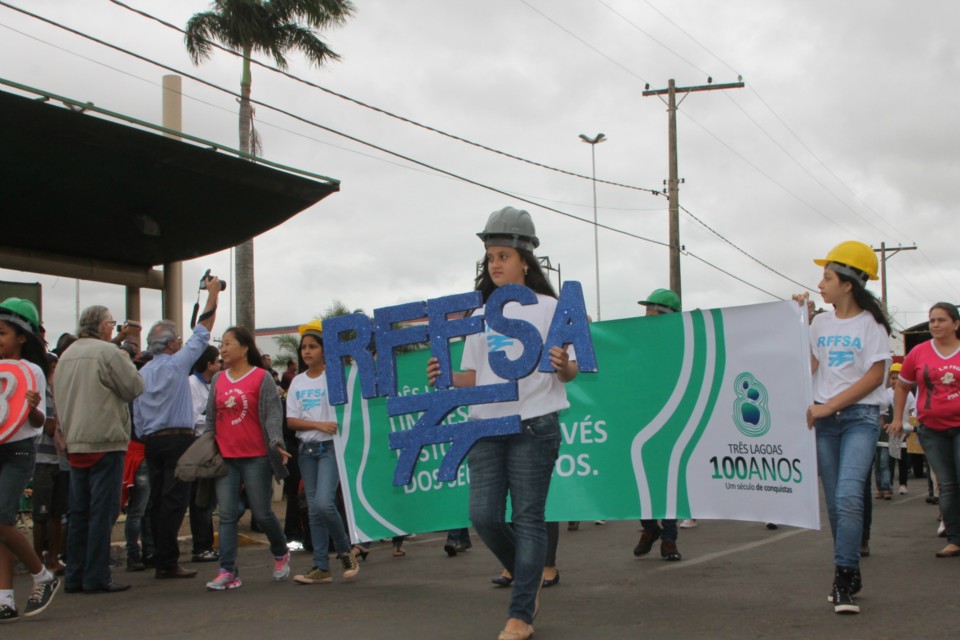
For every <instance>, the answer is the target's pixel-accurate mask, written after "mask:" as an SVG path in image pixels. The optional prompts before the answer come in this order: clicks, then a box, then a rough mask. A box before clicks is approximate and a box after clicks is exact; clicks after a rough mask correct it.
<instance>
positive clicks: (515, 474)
mask: <svg viewBox="0 0 960 640" xmlns="http://www.w3.org/2000/svg"><path fill="white" fill-rule="evenodd" d="M477 235H478V236H479V237H480V239H481V240H483V244H484V246H485V247H486V254H485V255H484V258H483V264H482V267H483V268H482V270H481V272H480V273H479V275H478V276H477V278H476V281H475V288H476V290H477V291H480V292H481V293H482V296H483V301H484V304H486V301H487V298H488V297H489V296H490V294H491V293H492V292H493V291H495V290H496V289H497V287H500V286H503V285H507V284H517V285H523V286H526V287H529V288H530V289H532V290H533V291H534V292H535V293H536V294H537V304H535V305H527V306H524V305H521V304H519V303H517V302H510V303H508V304H506V305H505V306H504V308H503V315H504V316H505V317H507V318H515V319H519V320H525V321H527V322H529V323H531V324H533V325H534V326H535V327H537V329H538V330H539V331H540V336H541V339H545V338H546V336H547V332H548V330H549V328H550V321H551V320H552V318H553V313H554V310H555V309H556V307H557V294H556V292H555V291H554V289H553V286H551V284H550V282H549V281H548V280H547V278H546V277H545V276H544V274H543V271H542V270H541V269H540V264H539V262H538V261H537V259H536V257H535V256H534V255H533V250H534V249H535V248H536V247H538V246H539V245H540V240H539V239H538V238H537V236H536V231H535V229H534V226H533V220H532V219H531V218H530V214H529V213H527V212H526V211H521V210H518V209H514V208H513V207H505V208H503V209H500V210H499V211H494V212H493V213H492V214H490V218H489V219H488V220H487V225H486V227H485V228H484V230H483V231H481V232H480V233H478V234H477ZM476 313H478V314H481V315H482V314H483V313H484V308H480V309H479V310H478V311H477V312H476ZM522 350H523V346H522V344H521V343H520V341H519V340H516V339H513V338H510V337H509V336H503V335H500V334H497V333H496V332H494V331H492V330H491V329H490V328H489V327H488V328H487V329H486V331H485V332H484V333H481V334H472V335H470V336H467V341H466V345H465V346H464V350H463V359H462V362H461V369H463V371H460V372H455V373H453V384H454V386H456V387H469V386H474V385H489V384H496V383H502V382H504V380H503V379H502V378H500V377H498V376H497V375H496V374H495V373H494V372H493V371H492V370H491V368H490V365H489V357H488V356H489V353H490V352H492V351H502V352H504V353H506V355H507V357H508V358H510V359H511V360H512V359H516V358H518V357H519V356H520V354H521V353H522ZM550 363H551V364H552V365H553V368H554V371H555V373H541V372H539V371H536V370H534V372H533V373H532V374H530V375H529V376H528V377H526V378H522V379H520V380H518V381H517V384H518V389H519V400H517V401H513V402H499V403H492V404H483V405H476V406H472V407H470V419H471V420H482V419H487V418H497V417H502V416H510V415H516V414H519V415H520V420H521V425H522V432H521V433H519V434H516V435H510V436H497V437H491V438H485V439H482V440H480V441H479V442H477V444H475V445H474V447H473V449H472V450H471V451H470V458H469V463H470V520H471V521H472V522H473V525H474V527H475V528H476V530H477V533H478V534H479V535H480V538H481V539H482V540H483V541H484V543H485V544H486V545H487V548H489V549H490V550H491V551H492V552H493V554H494V555H495V556H496V557H497V560H499V561H500V563H501V564H502V565H503V567H504V568H506V569H507V571H509V572H510V575H512V576H513V592H512V595H511V599H510V608H509V612H508V619H507V623H506V625H505V627H504V629H503V631H501V632H500V635H499V637H498V640H526V639H527V638H530V637H532V636H533V632H534V630H533V626H532V622H533V618H534V617H535V616H536V614H537V610H538V604H539V589H540V585H541V584H542V576H543V567H544V561H545V558H546V552H547V532H546V526H545V522H544V508H545V506H546V501H547V491H548V490H549V488H550V476H551V475H552V473H553V467H554V463H555V462H556V459H557V455H558V453H559V450H560V422H559V412H560V411H562V410H563V409H566V408H567V407H569V406H570V403H569V402H568V401H567V392H566V389H565V388H564V383H567V382H569V381H571V380H573V379H574V378H575V377H576V375H577V372H578V369H577V363H576V354H575V353H574V352H573V349H570V350H569V351H567V350H565V349H561V348H560V347H553V348H552V349H551V350H550ZM439 374H440V365H439V363H438V362H437V360H436V359H435V358H432V359H431V360H430V362H429V364H428V365H427V376H428V377H429V379H430V383H431V384H433V383H434V381H435V380H436V378H437V376H438V375H439ZM508 492H509V494H510V501H511V507H512V510H513V526H512V527H511V526H510V525H509V524H507V522H506V521H505V518H504V513H505V509H506V500H507V493H508Z"/></svg>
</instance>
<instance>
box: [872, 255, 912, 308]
mask: <svg viewBox="0 0 960 640" xmlns="http://www.w3.org/2000/svg"><path fill="white" fill-rule="evenodd" d="M916 249H917V245H916V244H914V245H913V246H912V247H888V246H887V243H886V242H881V243H880V248H879V249H874V251H876V252H877V253H879V254H880V303H881V304H882V305H883V312H884V313H885V314H887V315H888V316H889V315H890V312H889V311H887V254H888V253H889V254H890V257H891V258H892V257H893V256H895V255H897V254H898V253H900V252H901V251H915V250H916Z"/></svg>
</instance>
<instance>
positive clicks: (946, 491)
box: [888, 302, 960, 558]
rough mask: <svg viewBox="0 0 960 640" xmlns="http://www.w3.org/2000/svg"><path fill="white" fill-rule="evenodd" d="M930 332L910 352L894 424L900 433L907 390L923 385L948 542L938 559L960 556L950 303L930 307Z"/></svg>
mask: <svg viewBox="0 0 960 640" xmlns="http://www.w3.org/2000/svg"><path fill="white" fill-rule="evenodd" d="M930 335H932V336H933V339H932V340H928V341H926V342H924V343H922V344H919V345H917V346H916V347H914V348H913V350H912V351H911V352H910V353H908V354H907V357H906V358H905V359H904V361H903V368H902V369H901V370H900V382H899V383H897V387H896V389H895V390H894V394H893V422H892V423H891V424H890V426H889V427H888V430H889V432H890V433H891V434H893V435H898V434H899V433H900V432H901V430H902V425H903V408H904V405H906V401H907V392H908V391H909V390H910V388H911V387H913V385H917V419H918V420H919V421H920V426H919V427H918V428H917V434H918V435H919V436H920V444H922V445H923V450H924V452H925V453H926V454H927V460H928V461H929V462H930V466H931V467H933V470H934V472H935V473H936V474H937V479H938V480H939V481H940V512H941V513H942V514H943V524H944V525H945V527H946V533H947V542H948V544H947V546H945V547H944V548H943V549H941V550H940V551H938V552H937V557H938V558H953V557H956V556H960V492H958V485H960V313H958V312H957V307H956V306H955V305H952V304H950V303H949V302H938V303H937V304H935V305H933V306H932V307H931V308H930Z"/></svg>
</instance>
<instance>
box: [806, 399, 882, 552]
mask: <svg viewBox="0 0 960 640" xmlns="http://www.w3.org/2000/svg"><path fill="white" fill-rule="evenodd" d="M816 431H817V469H818V471H819V474H820V482H821V483H822V484H823V494H824V498H825V500H826V503H827V514H828V515H829V517H830V531H831V533H832V534H833V559H834V564H835V565H836V566H838V567H845V568H849V569H857V568H859V566H860V540H861V538H862V536H863V495H864V484H865V483H866V482H867V479H868V478H869V474H870V467H871V466H872V465H873V454H874V449H876V446H877V438H878V436H879V435H880V412H879V408H878V407H877V406H876V405H870V404H854V405H850V406H848V407H845V408H843V409H841V410H840V411H838V412H837V413H835V414H834V415H831V416H828V417H826V418H821V419H819V420H817V421H816Z"/></svg>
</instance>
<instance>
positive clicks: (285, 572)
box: [273, 551, 290, 582]
mask: <svg viewBox="0 0 960 640" xmlns="http://www.w3.org/2000/svg"><path fill="white" fill-rule="evenodd" d="M289 577H290V552H289V551H287V552H286V553H285V554H283V556H282V557H280V558H274V559H273V579H274V580H276V581H277V582H279V581H281V580H286V579H287V578H289Z"/></svg>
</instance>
